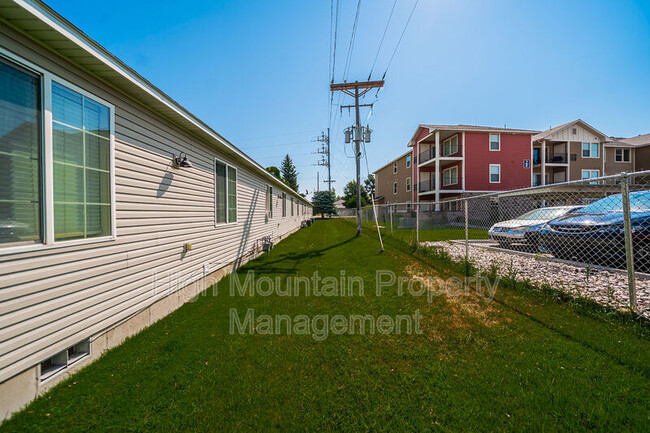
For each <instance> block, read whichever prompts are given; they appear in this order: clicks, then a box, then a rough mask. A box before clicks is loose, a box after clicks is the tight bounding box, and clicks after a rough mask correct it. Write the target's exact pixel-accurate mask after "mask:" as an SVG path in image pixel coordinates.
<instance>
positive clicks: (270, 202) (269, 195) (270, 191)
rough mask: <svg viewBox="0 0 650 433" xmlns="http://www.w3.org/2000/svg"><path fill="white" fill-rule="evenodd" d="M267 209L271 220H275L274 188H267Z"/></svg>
mask: <svg viewBox="0 0 650 433" xmlns="http://www.w3.org/2000/svg"><path fill="white" fill-rule="evenodd" d="M266 209H267V213H268V217H269V219H271V218H273V187H272V186H271V185H267V186H266Z"/></svg>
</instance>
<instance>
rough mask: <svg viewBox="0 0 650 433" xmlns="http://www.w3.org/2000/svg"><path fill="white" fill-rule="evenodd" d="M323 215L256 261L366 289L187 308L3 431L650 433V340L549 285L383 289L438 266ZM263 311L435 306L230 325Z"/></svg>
mask: <svg viewBox="0 0 650 433" xmlns="http://www.w3.org/2000/svg"><path fill="white" fill-rule="evenodd" d="M354 232H355V229H354V226H353V225H352V224H350V223H349V222H347V221H343V220H337V219H332V220H325V221H320V220H319V221H316V223H315V224H314V225H313V226H312V227H310V228H307V229H304V230H301V231H299V232H298V233H296V234H294V235H292V236H291V237H289V238H288V239H286V240H284V241H283V242H281V243H280V244H279V245H278V246H277V247H276V248H275V249H274V250H273V251H272V252H271V254H270V255H269V256H268V257H262V258H260V259H258V260H256V261H254V262H252V263H249V264H248V265H247V266H246V267H244V268H243V269H242V270H241V272H245V271H247V270H255V271H256V272H257V273H258V274H262V275H265V276H270V277H276V276H277V277H282V278H284V277H287V276H311V275H312V273H313V272H314V271H316V270H317V271H318V272H319V274H320V275H321V276H334V277H337V278H338V277H339V275H340V271H341V270H345V271H346V274H347V276H352V275H358V276H361V277H362V278H363V279H364V280H365V281H366V293H365V296H351V297H316V296H311V297H307V296H295V297H281V296H277V295H273V296H252V297H250V296H239V295H236V296H230V294H229V291H228V279H226V280H224V281H222V282H221V283H219V285H218V287H219V290H218V294H217V295H216V296H213V295H211V296H203V297H200V298H199V299H198V300H197V301H196V302H194V303H190V304H186V305H184V306H183V307H181V308H180V309H179V310H177V311H176V312H174V313H173V314H171V315H170V316H168V317H167V318H165V319H163V320H161V321H159V322H158V323H156V324H155V325H153V326H151V327H150V328H148V329H146V330H144V331H143V332H141V333H140V334H139V335H137V336H135V337H134V338H131V339H129V340H127V341H126V342H125V343H124V344H123V345H121V346H119V347H117V348H115V349H113V350H111V351H109V352H108V353H107V354H106V355H105V356H103V357H102V358H101V359H100V360H99V361H97V362H96V363H94V364H92V365H91V366H89V367H88V368H85V369H84V370H82V371H81V372H79V373H78V374H76V375H74V376H73V377H72V378H70V379H69V380H67V381H65V382H63V383H62V384H60V385H59V386H57V387H56V388H54V389H53V390H52V391H51V392H49V393H47V394H45V395H44V396H42V397H40V398H39V399H38V400H36V401H35V402H34V403H32V404H31V405H30V406H29V407H28V408H27V409H25V410H23V411H22V412H20V413H19V414H17V415H15V416H14V417H13V418H12V419H11V420H10V421H8V422H5V424H3V425H2V429H3V430H4V431H8V432H9V431H16V432H34V431H86V430H96V431H105V430H113V431H145V430H157V431H173V430H184V431H196V430H210V431H266V430H273V429H277V430H289V431H296V430H332V431H335V430H336V431H338V430H348V431H359V430H373V431H377V430H381V431H423V430H428V429H431V428H441V429H444V430H453V431H479V430H480V431H494V430H512V431H522V430H534V431H544V430H548V431H556V430H569V429H572V430H573V429H576V430H587V429H595V430H601V431H605V430H609V431H624V430H636V431H642V430H647V429H648V425H650V424H649V422H650V415H649V414H650V380H649V377H650V362H649V361H650V341H649V340H648V338H647V337H646V336H644V335H646V334H644V333H642V332H638V329H636V328H632V327H631V326H629V325H626V324H625V323H623V322H618V321H613V322H612V323H608V322H607V321H605V320H604V319H600V318H597V317H593V316H588V315H583V314H581V313H579V312H577V311H576V310H575V309H574V308H573V307H572V306H571V305H570V304H567V303H562V302H558V301H557V300H556V299H553V298H552V297H550V296H547V295H544V294H542V293H538V292H533V291H525V290H521V289H518V288H506V287H499V289H498V291H497V296H496V300H495V301H491V302H488V301H486V300H485V299H483V298H481V297H479V296H478V295H476V294H475V293H473V292H470V293H469V294H466V295H459V296H452V295H453V293H450V294H447V295H442V296H437V297H434V298H433V300H432V302H427V299H426V298H424V297H416V296H409V295H405V296H398V294H397V292H396V290H395V289H394V288H393V289H392V290H388V291H387V292H385V293H384V295H383V296H376V295H375V292H374V283H375V270H377V269H386V270H392V271H395V272H396V273H398V274H400V275H404V276H413V275H416V276H419V277H424V276H431V274H432V273H433V271H432V268H431V267H429V266H426V265H425V264H424V263H423V262H422V261H419V260H418V259H416V258H414V257H413V256H411V255H409V254H407V253H406V252H403V250H402V249H399V248H397V247H396V246H393V245H391V243H390V242H389V243H388V245H387V249H386V251H385V252H384V253H383V254H379V253H378V242H377V239H376V238H374V237H373V236H371V235H369V234H368V235H363V236H361V237H354ZM231 308H234V309H236V310H237V311H238V312H240V313H241V314H242V315H243V314H244V313H245V312H246V310H247V309H248V308H254V309H255V311H256V313H258V314H286V315H289V316H292V317H293V316H296V315H300V314H306V315H309V316H314V315H318V314H330V315H334V314H342V315H346V316H347V315H350V314H370V315H373V316H379V315H383V314H386V315H391V316H395V315H398V314H412V313H414V312H415V311H416V310H419V311H420V312H421V313H422V315H423V319H422V329H423V333H422V334H421V335H394V334H393V335H379V334H376V335H347V334H346V335H330V337H329V338H327V339H326V340H324V341H316V340H315V339H314V338H312V336H309V335H293V334H292V335H281V336H270V335H257V334H256V335H238V334H237V335H231V334H230V333H229V309H231Z"/></svg>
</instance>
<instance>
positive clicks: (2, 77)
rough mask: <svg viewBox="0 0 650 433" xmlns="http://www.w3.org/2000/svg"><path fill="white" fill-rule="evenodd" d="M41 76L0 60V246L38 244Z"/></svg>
mask: <svg viewBox="0 0 650 433" xmlns="http://www.w3.org/2000/svg"><path fill="white" fill-rule="evenodd" d="M41 122H42V120H41V79H40V77H39V76H38V75H36V74H33V73H31V72H29V71H27V70H24V69H22V68H18V67H14V66H10V65H9V64H7V63H5V62H3V61H0V161H2V164H1V165H0V221H1V222H2V223H3V224H6V225H7V226H6V230H3V232H2V237H0V243H1V244H21V243H35V242H41V241H42V239H43V230H42V226H41V223H42V220H41V215H42V211H41V202H42V199H41V149H42V147H41V146H42V143H41Z"/></svg>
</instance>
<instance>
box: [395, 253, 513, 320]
mask: <svg viewBox="0 0 650 433" xmlns="http://www.w3.org/2000/svg"><path fill="white" fill-rule="evenodd" d="M401 259H402V260H404V259H405V257H401ZM407 261H408V262H407V264H406V265H405V266H404V268H403V270H404V272H405V274H406V275H408V277H409V278H412V279H414V280H416V281H419V282H420V284H423V285H424V286H425V287H427V290H429V291H432V292H434V293H433V296H434V298H439V297H441V296H444V299H445V301H446V302H447V304H448V305H449V307H450V309H451V311H452V313H453V314H452V320H453V324H454V326H456V327H458V328H467V327H471V326H474V325H475V323H474V322H475V321H477V322H478V323H480V324H482V325H485V326H490V327H491V326H495V325H497V324H498V323H500V322H501V321H502V320H504V317H503V315H502V314H500V312H499V311H498V310H497V309H496V308H495V306H494V305H493V304H492V301H491V300H490V299H487V298H485V297H484V296H482V295H480V294H479V293H478V292H477V291H476V290H475V288H474V287H471V286H470V287H466V286H465V285H464V284H462V282H460V280H458V279H447V280H445V279H443V278H440V276H439V274H438V273H437V272H436V271H435V270H433V269H432V268H430V267H427V266H425V265H424V264H422V263H420V262H419V261H417V260H414V259H407ZM472 319H473V320H472Z"/></svg>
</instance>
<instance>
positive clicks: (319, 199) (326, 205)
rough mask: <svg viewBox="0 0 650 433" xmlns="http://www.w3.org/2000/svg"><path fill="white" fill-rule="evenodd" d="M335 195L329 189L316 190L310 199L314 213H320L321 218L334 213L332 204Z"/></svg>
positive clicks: (334, 209)
mask: <svg viewBox="0 0 650 433" xmlns="http://www.w3.org/2000/svg"><path fill="white" fill-rule="evenodd" d="M335 198H336V196H335V195H334V193H333V192H330V191H316V192H315V193H314V196H313V198H312V200H311V203H312V205H313V206H314V215H318V214H321V216H322V217H323V218H325V215H336V214H337V210H336V206H334V201H335Z"/></svg>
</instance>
